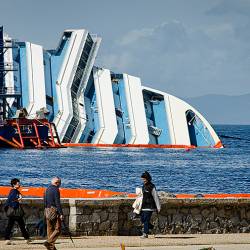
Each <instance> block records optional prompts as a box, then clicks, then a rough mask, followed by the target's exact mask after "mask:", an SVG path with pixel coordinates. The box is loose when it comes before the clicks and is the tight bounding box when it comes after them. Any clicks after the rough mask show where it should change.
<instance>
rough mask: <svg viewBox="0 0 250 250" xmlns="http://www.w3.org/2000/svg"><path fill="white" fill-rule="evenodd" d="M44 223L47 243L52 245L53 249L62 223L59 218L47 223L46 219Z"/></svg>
mask: <svg viewBox="0 0 250 250" xmlns="http://www.w3.org/2000/svg"><path fill="white" fill-rule="evenodd" d="M46 221H47V235H48V240H47V242H48V243H50V244H51V245H53V247H54V245H55V242H56V240H57V238H58V237H59V235H60V234H61V230H62V221H61V219H60V217H59V216H58V217H57V218H56V219H55V220H53V221H49V220H48V219H46Z"/></svg>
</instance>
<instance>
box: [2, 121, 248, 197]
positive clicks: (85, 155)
mask: <svg viewBox="0 0 250 250" xmlns="http://www.w3.org/2000/svg"><path fill="white" fill-rule="evenodd" d="M214 128H215V130H216V131H217V133H218V134H219V135H227V136H234V137H240V138H242V139H244V140H237V139H227V138H225V139H223V138H222V141H223V143H224V145H225V148H224V149H195V150H190V151H186V150H182V149H178V150H173V149H141V148H140V149H135V148H98V149H97V148H65V149H57V150H6V149H4V150H3V149H2V150H0V157H1V158H0V165H1V175H0V185H8V184H9V181H10V179H11V178H13V177H18V178H20V179H21V181H22V184H23V185H27V186H46V185H47V184H48V183H49V180H50V178H51V177H52V176H55V175H58V176H61V177H62V184H63V187H70V188H90V189H111V190H116V191H127V192H134V190H135V187H137V186H140V185H141V180H140V175H141V173H142V172H143V171H144V170H148V171H149V172H150V173H151V174H152V176H153V182H154V183H155V184H156V186H157V189H158V190H164V191H168V192H175V193H182V192H184V193H221V192H226V193H239V192H243V193H250V126H230V125H226V126H225V125H223V126H222V125H220V126H219V125H218V126H214Z"/></svg>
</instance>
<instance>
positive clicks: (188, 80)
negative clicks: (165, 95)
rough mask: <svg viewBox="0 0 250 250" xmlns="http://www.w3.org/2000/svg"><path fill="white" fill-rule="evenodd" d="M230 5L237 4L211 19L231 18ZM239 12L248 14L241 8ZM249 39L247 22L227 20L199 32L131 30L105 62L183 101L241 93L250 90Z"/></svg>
mask: <svg viewBox="0 0 250 250" xmlns="http://www.w3.org/2000/svg"><path fill="white" fill-rule="evenodd" d="M227 2H230V3H231V4H233V3H234V2H235V1H224V2H222V3H220V5H218V6H217V7H216V6H215V7H213V9H211V10H209V11H208V12H207V15H209V16H211V15H212V14H213V15H215V14H216V15H219V13H224V14H225V15H229V10H230V9H231V8H232V5H228V4H226V3H227ZM242 2H245V1H242ZM244 7H245V5H243V6H242V8H244ZM247 7H248V5H247ZM223 10H224V11H223ZM236 12H237V14H239V15H240V14H241V13H243V14H244V15H246V12H244V11H242V12H241V9H240V8H238V9H237V11H236ZM249 15H250V12H249ZM249 34H250V33H249V27H248V24H247V22H245V23H244V25H238V24H237V23H235V22H234V21H233V20H231V21H230V20H226V19H225V20H223V21H218V22H217V23H211V24H210V25H206V26H204V27H199V28H198V27H191V26H187V25H185V24H184V23H182V22H180V21H176V20H173V21H169V22H164V23H162V24H160V25H158V26H155V27H146V28H143V29H140V30H131V31H130V32H128V33H127V34H125V35H124V36H123V37H121V38H120V39H117V40H116V41H114V44H113V46H110V49H109V50H105V52H104V53H103V54H102V58H101V62H102V63H103V64H104V66H105V67H107V68H111V69H113V70H114V71H118V72H127V73H129V74H132V75H137V76H140V77H141V78H142V81H143V83H144V84H145V85H148V86H152V87H155V88H159V89H161V90H164V91H168V92H170V93H173V94H177V95H179V96H197V95H200V94H203V93H216V92H218V93H224V94H241V92H240V91H239V90H240V89H241V87H243V86H244V89H246V88H245V87H246V84H249V85H250V82H249V72H250V43H249V39H248V37H249V36H250V35H249ZM229 85H230V88H228V87H227V86H229ZM248 89H249V92H250V87H249V88H248Z"/></svg>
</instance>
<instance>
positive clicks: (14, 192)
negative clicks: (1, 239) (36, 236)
mask: <svg viewBox="0 0 250 250" xmlns="http://www.w3.org/2000/svg"><path fill="white" fill-rule="evenodd" d="M10 184H11V187H12V189H11V190H10V192H9V195H8V198H7V201H6V203H5V206H4V210H5V212H6V215H7V217H8V224H7V227H6V230H5V244H6V245H11V244H12V242H11V241H10V236H11V231H12V229H13V226H14V224H15V222H17V223H18V225H19V227H20V230H21V232H22V235H23V237H24V238H25V240H26V243H27V244H29V243H30V242H31V239H30V236H29V233H28V231H27V230H26V228H25V223H24V220H23V216H24V211H23V209H22V207H21V205H20V201H21V200H22V195H21V193H20V191H19V189H20V187H21V185H20V180H19V179H17V178H14V179H12V180H11V182H10Z"/></svg>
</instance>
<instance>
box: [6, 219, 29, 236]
mask: <svg viewBox="0 0 250 250" xmlns="http://www.w3.org/2000/svg"><path fill="white" fill-rule="evenodd" d="M15 222H17V223H18V225H19V227H20V229H21V232H22V235H23V237H24V238H25V239H26V240H27V239H29V237H30V236H29V233H28V232H27V230H26V228H25V223H24V220H23V217H16V216H11V217H9V220H8V225H7V227H6V230H5V240H9V239H10V235H11V230H12V229H13V226H14V224H15Z"/></svg>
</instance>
